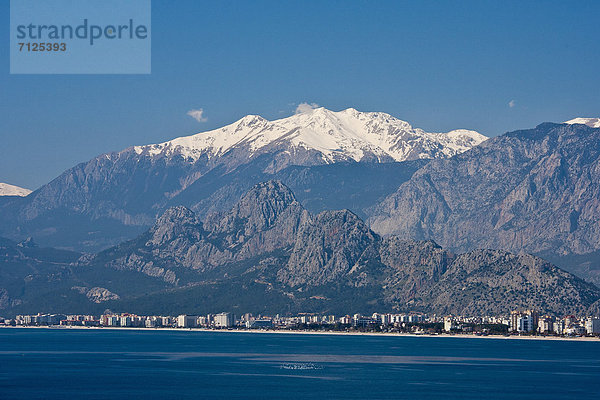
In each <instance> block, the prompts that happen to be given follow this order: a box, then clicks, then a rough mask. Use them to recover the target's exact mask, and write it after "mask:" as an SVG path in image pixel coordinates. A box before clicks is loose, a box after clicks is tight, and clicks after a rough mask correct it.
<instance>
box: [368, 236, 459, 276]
mask: <svg viewBox="0 0 600 400" xmlns="http://www.w3.org/2000/svg"><path fill="white" fill-rule="evenodd" d="M379 253H380V256H381V261H382V262H383V263H384V264H385V265H387V266H388V267H390V268H391V269H392V270H393V271H397V272H402V273H405V274H415V273H417V272H419V273H420V274H421V275H422V276H423V277H427V278H429V279H435V280H437V279H439V277H440V276H441V275H442V274H443V273H444V272H446V269H447V267H448V265H449V264H450V263H451V262H452V260H453V258H454V255H453V254H452V253H449V252H447V251H446V250H444V249H442V248H441V247H440V246H439V245H438V244H437V243H436V242H434V241H433V240H422V241H415V240H403V239H401V238H400V237H398V236H390V237H387V238H385V239H384V240H383V241H382V243H381V246H380V248H379Z"/></svg>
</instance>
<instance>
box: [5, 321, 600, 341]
mask: <svg viewBox="0 0 600 400" xmlns="http://www.w3.org/2000/svg"><path fill="white" fill-rule="evenodd" d="M2 328H4V329H48V330H71V329H77V330H109V331H142V332H204V333H207V332H208V333H252V334H286V335H353V336H377V337H418V338H454V339H496V340H498V339H499V340H558V341H568V342H598V343H600V337H590V336H574V337H566V336H519V335H509V336H504V335H485V336H484V335H473V334H437V335H432V334H415V333H398V332H340V331H304V330H284V329H271V330H267V329H207V328H172V327H171V328H143V327H97V326H63V325H56V326H1V327H0V329H2Z"/></svg>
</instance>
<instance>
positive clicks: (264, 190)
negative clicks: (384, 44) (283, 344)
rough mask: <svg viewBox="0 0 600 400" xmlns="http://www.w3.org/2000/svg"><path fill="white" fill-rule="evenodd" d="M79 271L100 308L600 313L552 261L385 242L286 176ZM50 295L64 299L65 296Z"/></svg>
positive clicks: (591, 297) (589, 293)
mask: <svg viewBox="0 0 600 400" xmlns="http://www.w3.org/2000/svg"><path fill="white" fill-rule="evenodd" d="M68 270H69V273H70V274H71V275H69V276H71V277H70V278H69V279H67V280H66V281H65V282H64V284H63V283H61V285H63V286H64V291H68V292H69V295H70V296H82V297H81V298H80V299H81V300H80V301H83V302H84V303H85V304H88V307H100V306H102V307H108V308H111V309H113V310H115V309H122V310H124V311H125V310H126V311H132V312H140V313H141V312H157V313H159V312H162V313H165V312H170V311H169V310H178V312H210V311H214V308H217V307H219V309H226V310H231V311H235V310H240V309H242V310H245V311H249V312H257V311H261V310H262V311H267V310H268V311H270V312H282V313H284V312H292V311H295V312H298V311H306V312H310V311H314V312H333V313H340V312H344V313H347V312H372V311H375V310H379V311H385V310H388V311H394V310H396V311H425V312H433V313H438V314H449V313H453V314H477V315H482V314H489V315H498V314H506V313H508V312H510V311H511V310H512V309H519V308H530V307H533V308H537V309H539V310H540V311H542V312H547V313H552V314H556V315H563V314H569V313H573V314H598V312H599V311H600V310H598V306H599V305H600V303H599V302H598V301H599V299H600V289H598V288H597V287H596V286H594V285H592V284H589V283H586V282H584V281H583V280H581V279H579V278H577V277H575V276H573V275H571V274H569V273H568V272H565V271H563V270H560V269H559V268H557V267H555V266H553V265H552V264H550V263H548V262H546V261H544V260H543V259H540V258H538V257H535V256H531V255H527V254H511V253H508V252H506V251H499V250H475V251H470V252H467V253H463V254H454V253H451V252H448V251H447V250H444V249H442V248H441V247H440V246H438V245H437V244H436V243H435V242H432V241H412V240H403V239H401V238H399V237H396V236H390V237H385V238H382V237H380V236H379V235H377V234H376V233H374V232H373V231H371V230H370V229H369V228H368V226H367V225H366V224H365V223H364V222H363V221H362V220H361V219H360V218H358V217H357V216H356V215H355V214H353V213H351V212H349V211H347V210H338V211H323V212H321V213H319V214H317V215H314V214H311V213H309V212H307V211H306V210H305V209H304V208H303V207H302V206H301V205H300V203H299V202H298V201H297V200H296V199H295V196H294V195H293V193H292V192H291V191H290V190H289V188H287V187H286V186H285V185H283V184H282V183H281V182H277V181H267V182H264V183H261V184H258V185H256V186H255V187H253V188H252V189H251V190H250V191H249V192H248V193H247V194H246V195H245V196H243V197H242V199H241V200H240V201H239V202H238V204H237V205H236V206H234V207H233V208H232V209H231V210H229V211H228V212H225V213H220V214H215V215H211V216H210V217H208V218H206V219H205V220H204V221H201V220H200V219H199V218H198V217H197V216H196V215H195V214H194V213H193V212H192V211H191V210H189V209H187V208H185V207H174V208H171V209H169V210H167V211H166V212H165V213H164V214H163V215H162V216H161V217H160V218H158V220H157V221H156V223H155V225H154V226H153V227H152V228H151V229H150V230H148V231H147V232H146V233H144V234H143V235H141V236H140V237H138V238H136V239H134V240H131V241H128V242H125V243H123V244H121V245H119V246H116V247H114V248H111V249H108V250H106V251H103V252H100V253H98V254H97V255H95V256H92V257H83V258H81V259H80V260H79V261H78V262H76V263H75V264H73V265H72V266H70V267H69V268H68ZM73 281H76V282H77V283H76V284H74V283H72V282H73ZM73 288H75V289H73ZM82 288H83V289H82ZM88 288H92V289H91V291H90V289H88ZM84 289H85V290H84ZM7 293H8V292H7ZM46 296H50V298H48V297H46V298H45V301H46V303H52V302H53V301H58V300H56V298H59V299H60V298H62V297H61V296H62V292H61V291H57V292H56V293H55V294H46ZM53 296H54V297H53ZM117 296H118V298H117ZM8 297H10V298H11V299H14V297H13V295H12V293H8ZM52 299H54V300H52ZM17 300H21V301H23V304H21V305H19V306H18V307H16V308H15V307H13V308H11V309H13V310H23V309H25V308H24V307H25V305H26V301H27V299H24V300H23V299H18V298H17ZM84 300H85V301H84ZM29 301H30V303H29V304H34V303H35V302H34V301H33V300H29ZM100 303H101V305H100ZM94 304H96V305H94ZM19 307H20V308H19ZM187 310H189V311H187Z"/></svg>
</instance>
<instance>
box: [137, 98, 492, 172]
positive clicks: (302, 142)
mask: <svg viewBox="0 0 600 400" xmlns="http://www.w3.org/2000/svg"><path fill="white" fill-rule="evenodd" d="M486 139H487V137H485V136H483V135H481V134H479V133H477V132H475V131H470V130H453V131H450V132H447V133H429V132H425V131H423V130H422V129H418V128H413V127H412V126H411V125H410V124H409V123H408V122H405V121H402V120H399V119H397V118H394V117H392V116H391V115H389V114H385V113H380V112H360V111H357V110H355V109H353V108H349V109H346V110H343V111H339V112H334V111H330V110H327V109H325V108H317V109H314V110H311V111H308V112H305V113H301V114H296V115H293V116H291V117H287V118H283V119H279V120H275V121H268V120H266V119H264V118H262V117H260V116H258V115H248V116H245V117H244V118H242V119H240V120H239V121H237V122H234V123H233V124H231V125H227V126H224V127H222V128H219V129H215V130H212V131H208V132H202V133H198V134H195V135H192V136H186V137H180V138H177V139H174V140H171V141H168V142H164V143H160V144H153V145H147V146H135V147H134V150H135V152H136V153H137V154H144V153H145V154H149V155H152V156H156V155H163V156H167V157H169V156H174V155H182V156H183V157H185V158H190V159H191V160H193V161H196V160H198V159H199V158H200V157H201V156H203V155H206V156H207V157H208V158H209V159H210V158H212V157H218V156H221V155H223V154H225V153H227V152H228V151H230V150H232V149H236V148H245V149H247V150H248V151H249V152H250V155H252V154H257V153H263V152H268V151H269V149H272V148H279V149H287V150H293V149H298V150H312V151H317V152H318V153H320V155H321V157H322V160H323V162H324V163H332V162H336V161H350V160H354V161H361V160H371V161H377V162H386V161H407V160H415V159H428V158H446V157H451V156H453V155H455V154H458V153H462V152H464V151H466V150H468V149H470V148H471V147H473V146H476V145H478V144H480V143H481V142H483V141H484V140H486Z"/></svg>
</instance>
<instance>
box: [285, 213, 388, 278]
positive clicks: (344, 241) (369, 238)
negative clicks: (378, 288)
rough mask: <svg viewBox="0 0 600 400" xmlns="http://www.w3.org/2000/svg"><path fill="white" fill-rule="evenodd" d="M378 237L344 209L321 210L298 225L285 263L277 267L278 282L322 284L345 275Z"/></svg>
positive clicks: (370, 251) (356, 264) (371, 253)
mask: <svg viewBox="0 0 600 400" xmlns="http://www.w3.org/2000/svg"><path fill="white" fill-rule="evenodd" d="M378 242H379V237H378V236H377V235H376V234H375V233H373V232H372V231H371V230H370V229H369V228H368V227H367V226H366V225H365V223H364V222H363V221H362V220H361V219H360V218H359V217H358V216H356V215H355V214H353V213H352V212H350V211H348V210H340V211H323V212H321V213H320V214H318V215H317V216H316V217H314V219H313V221H312V222H311V223H307V224H305V225H303V226H302V227H301V228H300V231H299V232H298V237H297V239H296V243H295V245H294V249H293V251H292V254H291V256H290V259H289V262H288V264H287V266H286V267H285V268H284V269H282V270H280V271H279V273H278V278H279V280H280V281H282V282H284V283H286V284H288V285H290V286H298V285H302V284H308V285H314V286H318V285H324V284H327V283H329V282H333V281H335V280H338V279H341V278H344V277H349V274H350V273H352V272H353V269H357V268H359V267H360V265H359V264H361V263H360V261H361V260H362V259H363V257H362V256H363V255H364V254H365V253H366V252H368V253H369V257H366V258H369V259H370V261H373V260H372V258H373V257H372V256H373V254H374V253H375V252H374V251H372V250H373V249H374V248H375V247H376V246H377V245H378Z"/></svg>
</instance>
